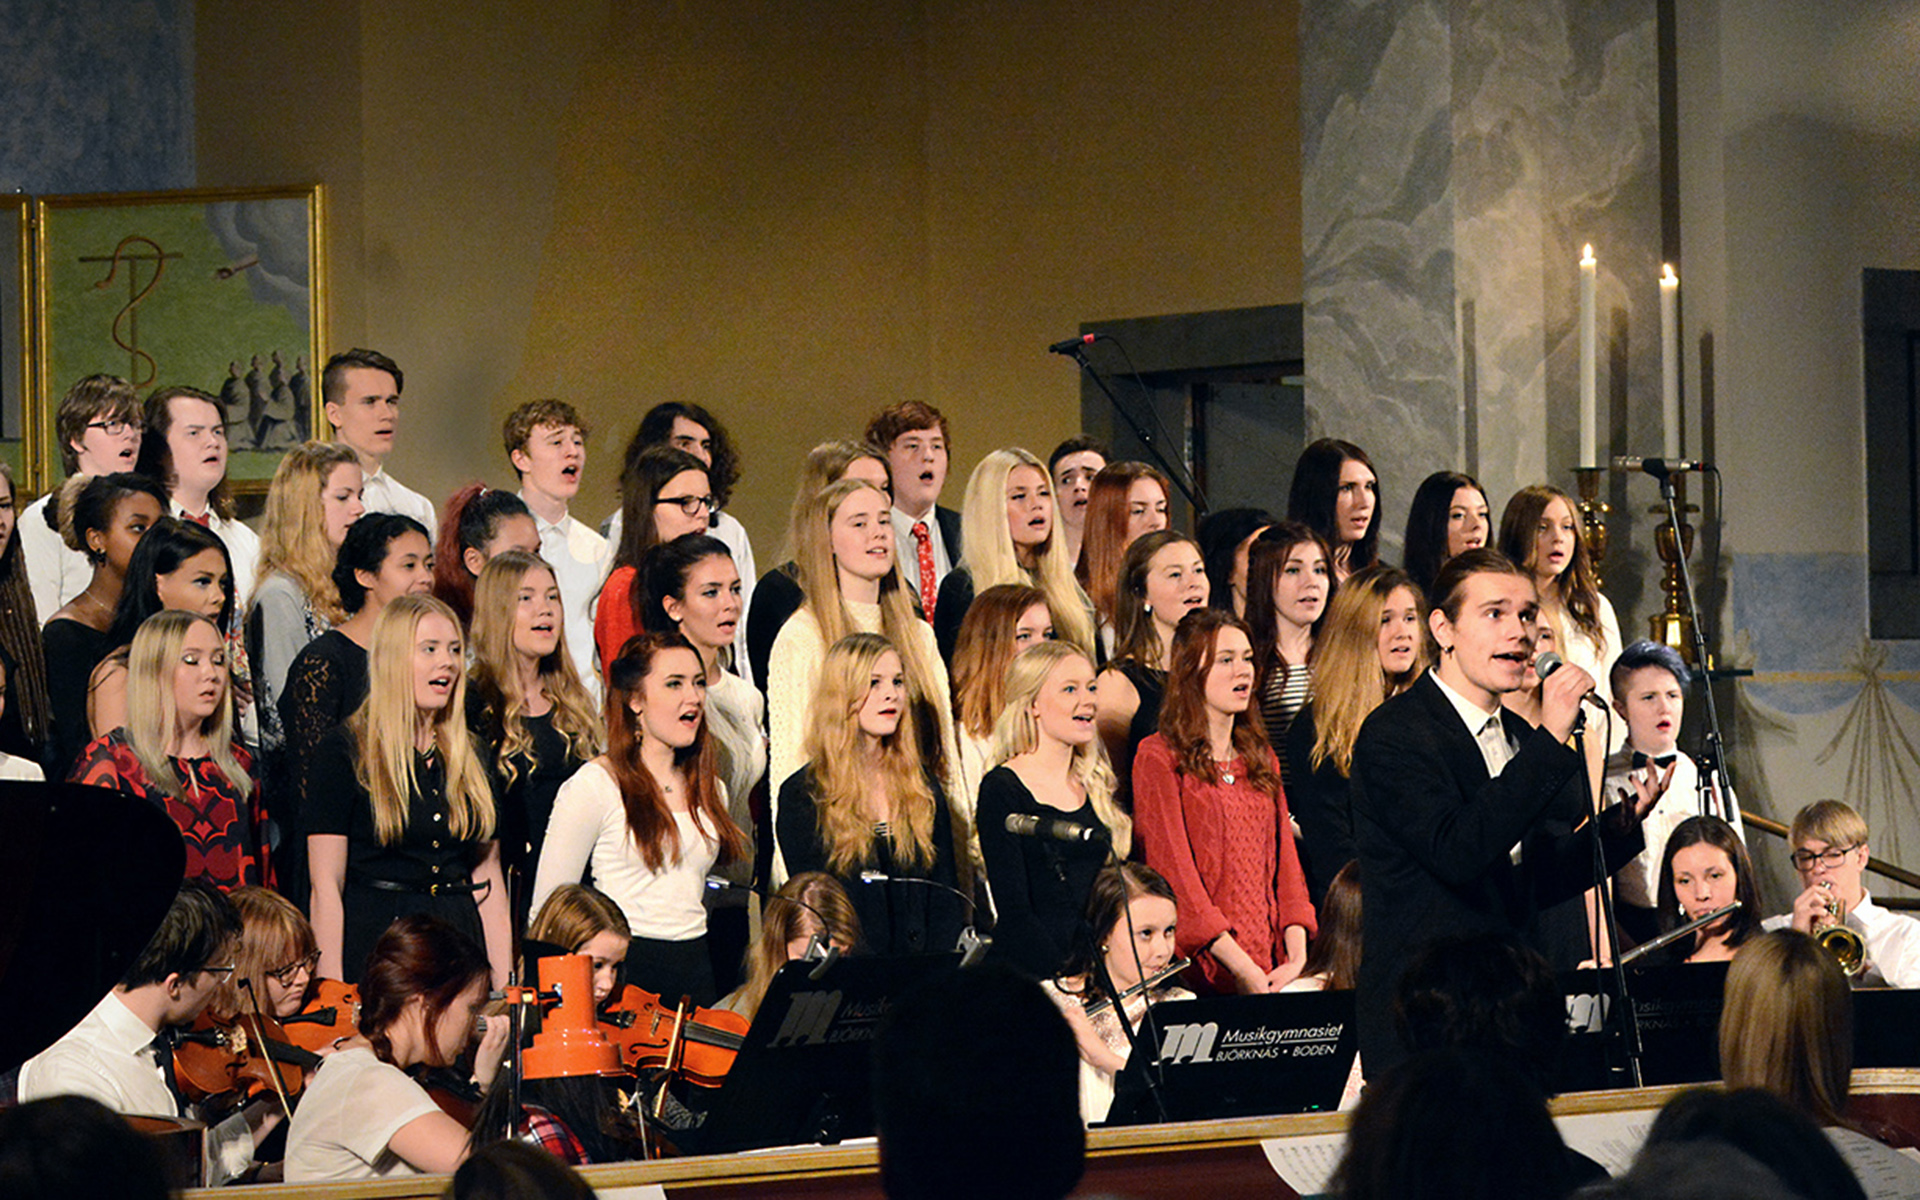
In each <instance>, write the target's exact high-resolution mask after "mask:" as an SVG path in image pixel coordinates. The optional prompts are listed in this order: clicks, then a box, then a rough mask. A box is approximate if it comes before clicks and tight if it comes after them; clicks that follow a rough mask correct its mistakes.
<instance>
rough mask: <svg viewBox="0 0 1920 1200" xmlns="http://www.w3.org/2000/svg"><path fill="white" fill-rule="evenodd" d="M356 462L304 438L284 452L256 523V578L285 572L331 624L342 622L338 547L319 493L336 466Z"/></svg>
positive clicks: (342, 449)
mask: <svg viewBox="0 0 1920 1200" xmlns="http://www.w3.org/2000/svg"><path fill="white" fill-rule="evenodd" d="M359 462H360V460H359V459H357V458H355V457H354V453H353V451H351V450H349V449H347V448H346V447H345V446H340V445H336V444H334V443H333V442H302V443H300V444H299V445H298V446H295V447H294V448H293V449H291V450H289V451H287V453H286V456H285V457H284V458H282V459H281V460H280V466H279V467H278V468H277V469H276V470H275V471H274V473H273V483H272V484H271V485H270V486H269V487H268V488H267V511H266V517H265V519H264V520H263V521H262V523H261V526H260V567H259V571H258V572H257V573H256V574H255V576H254V578H255V579H257V580H264V579H266V578H267V576H268V575H271V574H272V573H273V572H275V571H278V572H280V573H281V574H282V575H285V576H287V577H288V578H289V579H291V580H293V581H294V582H295V583H297V584H299V585H300V591H301V592H302V593H303V594H304V595H305V596H306V598H307V602H308V603H309V604H311V605H313V610H314V611H315V612H316V613H319V614H320V616H321V617H322V618H324V619H325V620H326V621H327V623H328V624H330V625H338V624H339V623H340V622H342V621H344V620H346V619H347V613H346V610H345V609H343V608H341V607H340V591H339V589H338V588H336V587H334V586H333V564H334V561H335V560H336V559H337V558H338V557H339V551H338V549H336V548H335V547H334V546H333V545H332V544H331V543H329V542H328V541H327V519H326V514H325V512H324V510H323V509H322V507H321V501H320V494H321V493H322V492H324V491H325V490H326V487H327V478H328V477H329V476H331V475H332V474H333V473H334V471H335V470H336V469H338V468H340V467H344V466H348V465H353V466H358V465H359ZM255 590H256V591H257V590H258V585H257V584H256V586H255Z"/></svg>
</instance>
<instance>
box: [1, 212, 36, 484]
mask: <svg viewBox="0 0 1920 1200" xmlns="http://www.w3.org/2000/svg"><path fill="white" fill-rule="evenodd" d="M32 206H33V202H32V200H30V199H29V198H28V197H26V196H0V223H3V224H4V225H5V226H6V228H5V231H4V232H0V461H3V462H5V463H6V464H7V467H8V469H9V470H11V471H12V472H13V481H14V489H15V491H17V492H18V493H19V494H18V495H16V496H15V497H14V501H15V503H16V504H18V505H22V506H24V505H25V504H26V502H27V500H28V499H29V498H30V497H31V496H32V495H34V493H35V492H36V490H37V489H38V487H39V475H38V473H37V467H38V464H37V463H35V462H34V459H33V450H34V443H33V440H32V439H31V438H30V437H28V436H27V435H28V432H29V430H30V429H31V428H32V426H33V420H32V418H31V416H30V407H31V406H30V404H29V398H30V396H31V395H32V392H33V356H32V349H33V310H32V304H33V288H32V279H33V241H32V217H33V207H32Z"/></svg>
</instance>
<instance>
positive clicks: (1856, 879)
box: [1787, 800, 1873, 900]
mask: <svg viewBox="0 0 1920 1200" xmlns="http://www.w3.org/2000/svg"><path fill="white" fill-rule="evenodd" d="M1787 844H1788V845H1789V846H1791V847H1793V869H1794V870H1795V871H1797V872H1799V874H1800V883H1801V885H1802V886H1804V887H1818V886H1820V885H1821V884H1827V885H1830V886H1831V887H1832V889H1833V891H1834V894H1835V895H1837V896H1839V897H1840V898H1841V899H1843V900H1844V899H1851V898H1854V897H1858V896H1859V895H1860V894H1861V892H1862V890H1863V886H1862V885H1863V882H1864V875H1865V872H1866V869H1867V859H1868V858H1869V857H1870V856H1871V855H1872V853H1873V850H1872V848H1871V847H1870V846H1869V845H1868V844H1867V822H1866V819H1865V818H1863V817H1862V816H1861V815H1860V814H1859V813H1857V812H1855V811H1854V810H1853V809H1852V808H1850V807H1848V806H1847V805H1845V804H1842V803H1841V802H1840V801H1838V800H1816V801H1814V802H1813V803H1812V804H1809V805H1807V806H1806V807H1805V808H1803V809H1801V810H1800V811H1799V812H1797V813H1795V814H1794V817H1793V825H1792V826H1791V827H1790V828H1789V829H1788V830H1787Z"/></svg>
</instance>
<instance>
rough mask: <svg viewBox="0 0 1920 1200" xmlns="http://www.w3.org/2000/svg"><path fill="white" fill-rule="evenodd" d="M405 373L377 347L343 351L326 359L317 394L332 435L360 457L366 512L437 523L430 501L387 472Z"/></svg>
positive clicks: (431, 530)
mask: <svg viewBox="0 0 1920 1200" xmlns="http://www.w3.org/2000/svg"><path fill="white" fill-rule="evenodd" d="M405 385H406V377H405V376H404V375H402V374H401V372H400V365H399V364H398V363H396V362H394V361H393V360H392V359H390V358H388V357H387V356H386V355H384V354H382V353H380V352H379V351H378V350H357V349H356V350H344V351H342V352H340V353H339V354H336V355H334V356H333V357H332V358H330V359H328V360H327V369H326V370H325V371H323V372H321V374H320V398H321V402H322V405H323V407H324V408H325V409H326V413H327V422H328V423H329V424H331V425H332V426H333V436H334V440H336V441H338V442H339V443H340V444H341V445H343V446H345V447H347V448H348V449H349V450H352V451H353V453H354V455H355V456H356V457H358V458H359V460H360V470H361V472H362V473H363V474H364V475H365V477H366V479H365V483H364V485H363V486H362V488H361V490H360V500H361V503H363V504H365V505H366V506H367V511H368V512H389V513H399V514H401V515H402V516H408V517H412V518H413V519H414V520H416V521H418V522H420V523H421V524H422V525H425V526H426V527H427V535H428V536H429V537H431V536H433V533H434V531H435V530H437V529H439V528H440V525H439V522H437V521H435V520H434V517H433V502H432V501H430V500H428V499H427V498H426V497H425V496H422V495H421V494H420V493H419V492H416V491H414V490H413V489H412V488H409V487H406V486H404V485H403V484H401V483H400V481H399V480H397V479H395V478H394V477H393V476H391V475H389V474H387V468H386V463H387V456H388V455H390V454H392V453H393V440H394V432H395V430H397V429H398V428H399V425H400V389H401V388H402V387H404V386H405Z"/></svg>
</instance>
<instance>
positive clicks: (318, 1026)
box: [277, 979, 360, 1054]
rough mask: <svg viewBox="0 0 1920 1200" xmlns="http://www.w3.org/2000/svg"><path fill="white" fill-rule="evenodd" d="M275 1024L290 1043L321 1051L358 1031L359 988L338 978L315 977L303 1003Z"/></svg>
mask: <svg viewBox="0 0 1920 1200" xmlns="http://www.w3.org/2000/svg"><path fill="white" fill-rule="evenodd" d="M277 1024H278V1025H279V1026H280V1027H281V1030H282V1032H283V1033H284V1034H285V1035H286V1040H287V1042H288V1043H290V1044H291V1045H295V1046H298V1047H300V1048H301V1049H302V1050H308V1051H311V1052H313V1053H315V1054H321V1053H324V1052H326V1051H328V1050H331V1049H332V1048H333V1044H334V1043H335V1042H337V1041H339V1040H340V1039H342V1038H350V1037H352V1036H353V1035H354V1034H356V1033H358V1032H360V989H359V988H356V987H354V986H353V985H352V984H350V983H342V982H340V981H339V980H338V979H316V980H314V982H313V989H312V995H311V996H309V997H308V999H307V1003H306V1006H305V1007H303V1008H302V1009H301V1010H300V1011H299V1012H297V1013H295V1014H294V1015H293V1016H291V1017H285V1018H282V1019H281V1020H280V1021H278V1022H277Z"/></svg>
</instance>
